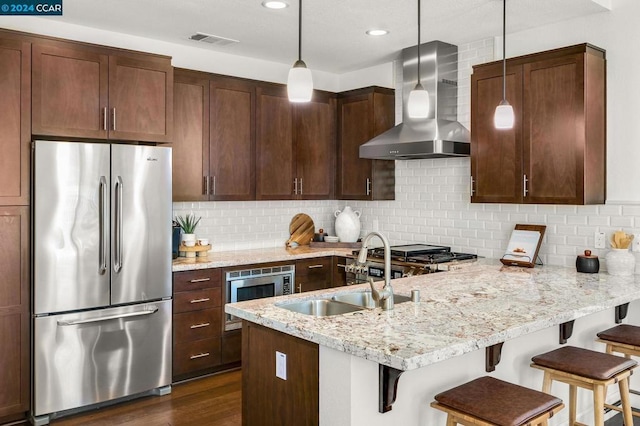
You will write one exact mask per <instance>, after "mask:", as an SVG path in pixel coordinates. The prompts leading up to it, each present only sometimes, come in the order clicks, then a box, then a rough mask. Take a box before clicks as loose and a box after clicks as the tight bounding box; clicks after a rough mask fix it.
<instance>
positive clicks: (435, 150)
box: [360, 41, 471, 160]
mask: <svg viewBox="0 0 640 426" xmlns="http://www.w3.org/2000/svg"><path fill="white" fill-rule="evenodd" d="M420 54H421V59H420V73H421V74H422V85H423V86H424V87H425V89H427V90H428V91H429V98H430V102H431V108H430V111H429V117H428V118H426V119H424V118H423V119H414V118H410V117H409V114H408V113H407V101H408V99H409V92H411V90H412V89H413V88H414V87H415V85H416V82H417V75H418V47H417V46H414V47H409V48H407V49H404V50H403V51H402V60H403V66H402V74H403V84H402V88H403V90H402V117H403V122H402V123H401V124H398V125H397V126H395V127H393V128H392V129H389V130H387V131H386V132H384V133H382V134H381V135H379V136H376V137H375V138H373V139H371V140H370V141H369V142H367V143H365V144H363V145H361V146H360V158H373V159H380V160H412V159H419V158H441V157H467V156H469V153H470V145H469V141H470V139H471V138H470V133H469V130H467V128H466V127H464V126H463V125H462V124H460V123H458V121H456V120H457V112H458V47H457V46H454V45H452V44H448V43H443V42H441V41H432V42H429V43H424V44H422V45H420Z"/></svg>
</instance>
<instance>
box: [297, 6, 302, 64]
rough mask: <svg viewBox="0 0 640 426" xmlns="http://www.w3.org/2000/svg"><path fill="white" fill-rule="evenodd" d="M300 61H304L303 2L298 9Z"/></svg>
mask: <svg viewBox="0 0 640 426" xmlns="http://www.w3.org/2000/svg"><path fill="white" fill-rule="evenodd" d="M298 60H299V61H301V60H302V0H300V7H298Z"/></svg>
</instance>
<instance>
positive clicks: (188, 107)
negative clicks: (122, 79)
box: [172, 70, 209, 201]
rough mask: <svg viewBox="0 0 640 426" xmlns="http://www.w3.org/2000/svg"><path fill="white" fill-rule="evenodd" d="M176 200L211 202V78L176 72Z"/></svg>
mask: <svg viewBox="0 0 640 426" xmlns="http://www.w3.org/2000/svg"><path fill="white" fill-rule="evenodd" d="M173 90H174V92H173V102H174V107H173V113H174V116H173V125H174V140H173V144H172V154H173V167H172V173H173V177H172V182H173V201H206V200H208V199H209V193H208V185H209V182H208V179H209V78H208V76H207V75H206V74H201V73H197V72H193V71H183V70H176V71H175V75H174V85H173Z"/></svg>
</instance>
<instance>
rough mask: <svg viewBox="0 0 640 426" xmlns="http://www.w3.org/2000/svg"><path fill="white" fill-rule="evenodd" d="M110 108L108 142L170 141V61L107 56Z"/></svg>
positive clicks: (171, 93)
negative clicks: (112, 140)
mask: <svg viewBox="0 0 640 426" xmlns="http://www.w3.org/2000/svg"><path fill="white" fill-rule="evenodd" d="M109 108H110V110H109V114H110V130H109V138H110V139H121V140H136V141H148V142H171V137H172V130H173V68H172V67H171V60H170V59H168V58H167V59H164V58H151V57H149V58H143V57H140V58H133V57H125V56H110V57H109Z"/></svg>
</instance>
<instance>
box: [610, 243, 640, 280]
mask: <svg viewBox="0 0 640 426" xmlns="http://www.w3.org/2000/svg"><path fill="white" fill-rule="evenodd" d="M605 259H606V260H607V272H609V275H617V276H621V277H628V276H631V275H633V273H634V272H635V269H636V257H635V256H634V255H633V254H632V253H631V252H629V249H615V248H612V249H611V251H610V252H609V253H607V255H606V256H605Z"/></svg>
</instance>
